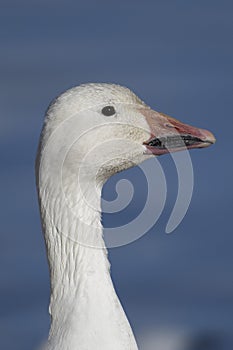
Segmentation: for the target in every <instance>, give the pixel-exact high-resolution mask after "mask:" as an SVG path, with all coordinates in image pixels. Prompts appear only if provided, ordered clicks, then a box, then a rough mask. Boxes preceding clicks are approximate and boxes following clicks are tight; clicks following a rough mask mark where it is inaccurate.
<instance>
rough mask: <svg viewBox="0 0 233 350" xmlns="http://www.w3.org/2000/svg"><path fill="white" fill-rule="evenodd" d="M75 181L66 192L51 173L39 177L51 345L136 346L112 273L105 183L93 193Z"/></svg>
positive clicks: (125, 349)
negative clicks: (104, 211)
mask: <svg viewBox="0 0 233 350" xmlns="http://www.w3.org/2000/svg"><path fill="white" fill-rule="evenodd" d="M41 175H43V174H41ZM73 180H74V179H73ZM73 180H72V177H69V176H67V177H66V181H64V182H63V192H62V193H61V192H60V191H59V190H58V189H57V188H56V183H54V181H53V178H52V177H48V178H45V177H43V176H42V177H41V179H40V181H39V183H40V186H39V187H40V188H39V197H40V204H41V217H42V222H43V228H44V235H45V242H46V247H47V255H48V261H49V267H50V279H51V301H50V307H49V310H50V314H51V329H50V333H49V341H48V347H47V349H49V350H55V349H56V350H65V349H66V350H67V349H69V350H75V349H78V350H82V349H95V350H109V349H111V350H136V349H137V345H136V342H135V339H134V336H133V333H132V330H131V328H130V325H129V323H128V320H127V318H126V316H125V313H124V311H123V309H122V306H121V304H120V302H119V299H118V297H117V295H116V293H115V290H114V287H113V284H112V280H111V277H110V264H109V262H108V259H107V250H106V248H105V245H104V241H103V236H102V234H103V231H102V225H101V221H100V219H101V214H100V212H101V210H100V209H101V208H100V199H101V186H97V188H96V191H97V193H95V195H93V192H92V189H93V183H90V181H91V180H90V178H88V179H87V181H84V182H82V186H81V188H80V186H77V184H76V183H75V181H73ZM92 181H94V179H93V180H92ZM79 185H80V184H79ZM95 187H96V186H95ZM66 193H67V195H66ZM68 194H69V196H68ZM96 195H97V196H98V203H97V200H96ZM92 197H93V198H92ZM90 203H95V205H94V206H91V205H90Z"/></svg>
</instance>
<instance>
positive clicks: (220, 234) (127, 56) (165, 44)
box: [0, 0, 233, 350]
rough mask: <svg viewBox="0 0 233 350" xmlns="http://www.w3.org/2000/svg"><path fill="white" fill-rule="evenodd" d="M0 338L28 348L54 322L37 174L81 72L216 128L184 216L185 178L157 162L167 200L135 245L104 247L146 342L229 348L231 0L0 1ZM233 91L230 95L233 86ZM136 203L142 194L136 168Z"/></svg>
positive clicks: (111, 192)
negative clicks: (174, 224)
mask: <svg viewBox="0 0 233 350" xmlns="http://www.w3.org/2000/svg"><path fill="white" fill-rule="evenodd" d="M0 6H1V10H0V17H1V20H0V37H1V44H0V45H1V53H0V64H1V66H0V71H1V79H0V86H1V94H0V118H1V128H0V135H1V137H0V157H1V172H0V177H1V180H0V183H1V199H0V201H1V214H2V215H1V244H0V282H1V285H0V348H1V349H4V350H16V349H17V350H30V349H36V347H37V346H38V345H39V344H40V343H41V342H42V341H43V340H44V339H46V336H47V333H48V328H49V316H48V312H47V309H48V302H49V277H48V268H47V261H46V255H45V247H44V242H43V236H42V233H41V227H40V221H39V212H38V205H37V197H36V190H35V180H34V159H35V153H36V148H37V143H38V137H39V133H40V129H41V126H42V121H43V115H44V111H45V109H46V108H47V105H48V104H49V102H50V101H51V99H53V98H54V97H55V96H56V95H57V94H60V93H61V92H62V91H64V90H65V89H67V88H69V87H71V86H73V85H78V84H80V83H84V82H115V83H119V84H122V85H126V86H128V87H129V88H131V89H132V90H133V91H135V92H136V93H137V94H138V95H139V96H140V97H141V98H142V99H143V100H144V101H146V102H147V103H148V104H149V105H151V106H152V107H153V108H154V109H156V110H159V111H163V112H165V113H167V114H170V115H173V116H175V117H177V118H179V119H181V120H183V121H184V122H186V123H189V124H193V125H196V126H199V127H202V128H207V129H210V130H211V131H212V132H213V133H214V134H215V135H216V137H217V143H216V145H215V146H213V147H210V148H209V149H206V150H202V151H193V152H191V157H192V161H193V167H194V175H195V187H194V193H193V198H192V202H191V205H190V208H189V211H188V213H187V215H186V216H185V218H184V220H183V222H182V223H181V224H180V226H179V227H178V228H177V229H176V231H175V232H174V233H173V234H171V235H166V234H165V226H166V223H167V220H168V217H169V215H170V212H171V210H172V207H173V205H174V202H175V198H176V193H177V178H176V177H177V175H176V169H175V167H174V163H173V161H172V159H171V157H170V156H164V157H163V158H160V162H161V165H162V167H163V169H164V172H165V174H166V179H167V184H168V197H167V202H166V208H165V210H164V211H163V214H162V216H161V217H160V219H159V221H158V222H157V224H156V225H155V227H153V228H152V229H151V230H150V231H149V232H148V233H147V234H146V235H144V236H143V237H142V238H141V239H139V240H138V241H136V242H134V243H132V244H130V245H127V246H123V247H121V248H115V249H112V250H110V253H109V255H110V260H111V263H112V273H113V279H114V283H115V285H116V289H117V291H118V294H119V296H120V299H121V301H122V303H123V305H124V308H125V310H126V313H127V314H128V316H129V319H130V321H131V324H132V326H133V329H134V331H135V333H136V337H137V339H138V343H139V346H140V348H141V349H143V350H149V349H150V350H155V349H159V350H161V349H162V350H167V349H168V350H204V349H205V350H210V349H211V350H215V349H219V350H220V349H221V350H223V349H224V350H225V349H226V350H231V349H233V340H232V338H233V329H232V327H233V274H232V267H233V253H232V252H233V235H232V221H231V220H232V204H233V203H232V178H233V166H232V162H231V150H232V129H233V118H232V110H233V105H232V76H231V73H232V61H233V57H232V56H233V49H232V10H233V6H232V2H231V1H227V0H222V1H216V0H212V1H210V0H204V1H189V0H186V1H184V0H175V1H167V0H163V1H162V0H157V1H144V2H142V1H138V0H136V1H123V0H118V1H117V2H116V1H115V2H113V1H107V0H99V1H91V0H86V1H69V0H68V1H59V0H57V1H54V0H49V1H45V0H41V1H36V2H32V1H28V0H22V1H20V2H17V1H12V0H8V1H6V0H1V2H0ZM230 93H231V94H230ZM122 178H127V179H130V181H132V182H133V183H134V184H135V185H136V186H135V188H136V190H135V196H136V197H135V199H134V204H133V205H132V206H130V207H129V210H130V212H129V213H127V212H125V211H123V212H121V213H119V214H113V215H112V216H110V215H104V225H106V226H114V225H115V226H117V225H118V224H119V223H121V222H125V218H127V216H128V215H133V213H134V211H135V214H136V213H137V211H138V209H137V207H139V206H141V200H143V198H144V197H143V196H144V194H143V189H144V185H141V174H140V171H139V169H137V168H135V169H131V170H128V171H126V172H124V173H122V174H119V175H117V176H115V177H113V178H112V179H110V181H109V182H108V183H107V184H106V185H105V188H104V192H103V195H104V197H105V198H106V199H113V198H114V196H115V184H116V182H117V181H118V180H119V179H122Z"/></svg>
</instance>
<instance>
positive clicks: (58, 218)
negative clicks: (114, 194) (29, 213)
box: [36, 84, 215, 350]
mask: <svg viewBox="0 0 233 350" xmlns="http://www.w3.org/2000/svg"><path fill="white" fill-rule="evenodd" d="M214 142H215V139H214V136H213V135H212V134H211V133H210V132H208V131H206V130H202V129H198V128H194V127H191V126H188V125H185V124H182V123H180V122H179V121H177V120H176V119H173V118H171V117H168V116H166V115H164V114H162V113H158V112H155V111H153V110H151V109H150V108H149V107H148V106H147V105H146V104H145V103H144V102H142V101H141V100H140V99H139V98H138V97H137V96H136V95H135V94H133V93H132V92H131V91H130V90H129V89H127V88H124V87H121V86H118V85H113V84H86V85H81V86H78V87H75V88H72V89H70V90H68V91H66V92H65V93H63V94H62V95H60V96H59V97H58V98H57V99H56V100H55V101H54V102H53V103H52V104H51V105H50V106H49V108H48V111H47V114H46V117H45V122H44V126H43V130H42V133H41V138H40V145H39V149H38V155H37V161H36V174H37V188H38V196H39V203H40V210H41V221H42V226H43V231H44V237H45V243H46V247H47V255H48V262H49V268H50V279H51V300H50V307H49V312H50V315H51V328H50V333H49V339H48V344H47V346H46V349H48V350H136V349H137V344H136V341H135V338H134V335H133V332H132V330H131V327H130V325H129V322H128V320H127V318H126V315H125V313H124V311H123V308H122V306H121V304H120V301H119V299H118V297H117V295H116V293H115V290H114V287H113V284H112V280H111V277H110V264H109V262H108V258H107V250H106V248H105V244H104V240H103V235H102V225H101V207H100V199H101V189H102V186H103V184H104V182H105V181H106V180H107V179H108V178H109V177H110V176H111V175H113V174H115V173H116V172H119V171H121V170H123V169H127V168H129V167H132V166H134V165H137V164H139V163H141V162H142V161H144V160H145V159H148V158H150V157H152V156H153V155H161V154H165V153H168V149H169V152H171V151H178V150H182V149H184V148H188V149H189V148H201V147H206V146H209V145H210V144H212V143H214Z"/></svg>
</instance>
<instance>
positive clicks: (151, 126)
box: [41, 84, 215, 184]
mask: <svg viewBox="0 0 233 350" xmlns="http://www.w3.org/2000/svg"><path fill="white" fill-rule="evenodd" d="M214 142H215V138H214V136H213V134H212V133H211V132H209V131H207V130H203V129H200V128H196V127H193V126H190V125H187V124H184V123H182V122H180V121H178V120H176V119H174V118H172V117H169V116H168V115H166V114H164V113H160V112H156V111H154V110H152V109H151V108H150V107H149V106H148V105H146V104H145V103H144V102H143V101H142V100H141V99H140V98H138V97H137V96H136V95H135V94H134V93H133V92H132V91H130V90H129V89H128V88H125V87H122V86H119V85H114V84H85V85H81V86H78V87H75V88H72V89H70V90H68V91H66V92H65V93H63V94H62V95H60V96H59V97H58V98H57V99H55V101H53V103H52V104H51V105H50V107H49V108H48V111H47V115H46V119H45V124H44V128H43V132H42V139H41V145H42V148H43V146H45V145H46V144H48V143H49V144H50V145H51V147H50V152H55V153H56V154H57V155H59V154H61V153H62V152H64V151H65V160H64V161H63V164H62V167H63V172H66V176H68V174H77V171H80V169H83V172H84V174H85V178H89V177H92V178H93V176H94V177H95V179H96V181H97V182H99V183H100V184H102V183H103V182H104V181H106V179H108V178H109V177H110V176H111V175H113V174H114V173H117V172H119V171H121V170H123V169H127V168H130V167H132V166H134V165H137V164H139V163H141V162H142V161H144V160H145V159H147V158H150V157H152V156H160V155H163V154H166V153H171V152H177V151H181V150H185V149H193V148H203V147H208V146H209V145H211V144H213V143H214ZM50 158H51V157H50ZM53 158H54V159H55V158H56V157H53Z"/></svg>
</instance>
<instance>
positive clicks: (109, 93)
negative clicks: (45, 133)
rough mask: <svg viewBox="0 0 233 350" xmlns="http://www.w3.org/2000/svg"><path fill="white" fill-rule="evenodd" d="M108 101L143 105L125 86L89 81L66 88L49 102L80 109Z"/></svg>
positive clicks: (108, 102) (56, 106) (54, 105)
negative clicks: (88, 82) (89, 82)
mask: <svg viewBox="0 0 233 350" xmlns="http://www.w3.org/2000/svg"><path fill="white" fill-rule="evenodd" d="M110 103H112V104H117V103H119V104H136V105H144V102H143V101H142V100H141V99H140V98H139V97H138V96H136V95H135V94H134V93H133V92H132V91H131V90H130V89H128V88H126V87H123V86H120V85H116V84H107V83H103V84H95V83H91V84H84V85H80V86H76V87H74V88H72V89H69V90H67V91H66V92H64V93H63V94H62V95H60V96H59V97H58V98H57V99H56V100H55V101H54V103H52V104H51V108H64V107H66V108H69V107H70V108H77V109H79V110H80V109H83V108H92V107H94V106H98V105H102V104H110Z"/></svg>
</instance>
